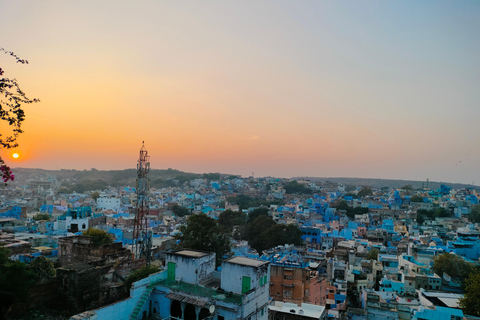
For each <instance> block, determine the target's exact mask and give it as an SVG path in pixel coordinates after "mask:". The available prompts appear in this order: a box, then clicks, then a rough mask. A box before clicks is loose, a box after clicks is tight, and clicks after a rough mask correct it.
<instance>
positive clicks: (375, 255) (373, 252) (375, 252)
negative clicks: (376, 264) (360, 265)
mask: <svg viewBox="0 0 480 320" xmlns="http://www.w3.org/2000/svg"><path fill="white" fill-rule="evenodd" d="M379 253H380V251H379V250H378V249H377V248H373V249H371V250H370V251H369V252H368V255H367V259H368V260H378V254H379Z"/></svg>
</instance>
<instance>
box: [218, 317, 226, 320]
mask: <svg viewBox="0 0 480 320" xmlns="http://www.w3.org/2000/svg"><path fill="white" fill-rule="evenodd" d="M217 320H225V317H224V316H217Z"/></svg>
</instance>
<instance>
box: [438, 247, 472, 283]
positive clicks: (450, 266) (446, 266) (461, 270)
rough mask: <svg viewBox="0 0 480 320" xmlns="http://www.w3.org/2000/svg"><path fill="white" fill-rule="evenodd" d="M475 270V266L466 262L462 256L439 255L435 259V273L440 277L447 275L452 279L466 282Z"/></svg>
mask: <svg viewBox="0 0 480 320" xmlns="http://www.w3.org/2000/svg"><path fill="white" fill-rule="evenodd" d="M472 269H473V264H471V263H469V262H466V261H465V260H464V259H463V258H462V257H461V256H458V255H456V254H451V253H443V254H441V255H437V256H436V257H435V258H434V259H433V271H435V273H436V274H438V275H439V276H440V277H442V276H443V273H444V272H445V273H447V274H448V275H449V276H450V277H452V278H457V279H460V280H464V279H465V278H467V277H468V275H469V274H470V272H471V271H472Z"/></svg>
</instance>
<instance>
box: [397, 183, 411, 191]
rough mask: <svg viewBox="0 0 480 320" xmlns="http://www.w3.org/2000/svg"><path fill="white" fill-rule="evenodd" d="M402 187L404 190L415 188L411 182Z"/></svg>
mask: <svg viewBox="0 0 480 320" xmlns="http://www.w3.org/2000/svg"><path fill="white" fill-rule="evenodd" d="M400 189H402V190H413V187H412V185H411V184H406V185H404V186H403V187H401V188H400Z"/></svg>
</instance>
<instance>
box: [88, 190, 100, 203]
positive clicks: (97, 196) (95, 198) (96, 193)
mask: <svg viewBox="0 0 480 320" xmlns="http://www.w3.org/2000/svg"><path fill="white" fill-rule="evenodd" d="M90 197H92V199H93V201H95V202H97V199H98V198H100V193H98V191H95V192H92V194H91V195H90Z"/></svg>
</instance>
